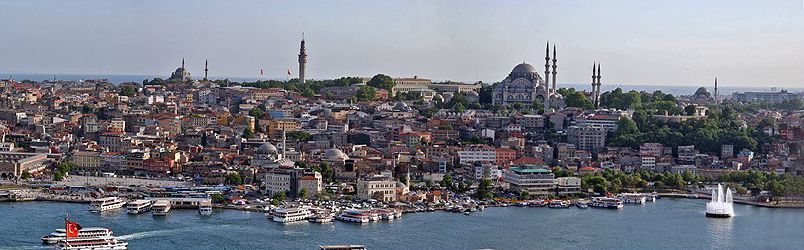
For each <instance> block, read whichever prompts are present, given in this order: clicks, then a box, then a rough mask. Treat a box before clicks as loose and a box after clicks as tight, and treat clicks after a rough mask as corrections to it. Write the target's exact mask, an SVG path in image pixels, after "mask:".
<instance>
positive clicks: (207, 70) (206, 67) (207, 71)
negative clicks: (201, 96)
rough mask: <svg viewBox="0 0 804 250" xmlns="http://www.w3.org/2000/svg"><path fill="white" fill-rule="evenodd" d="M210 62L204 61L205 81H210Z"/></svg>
mask: <svg viewBox="0 0 804 250" xmlns="http://www.w3.org/2000/svg"><path fill="white" fill-rule="evenodd" d="M208 76H209V60H204V81H207V80H209V78H207V77H208Z"/></svg>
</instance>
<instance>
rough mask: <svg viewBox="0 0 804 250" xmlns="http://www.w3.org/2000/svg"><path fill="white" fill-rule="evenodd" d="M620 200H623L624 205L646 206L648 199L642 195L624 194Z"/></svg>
mask: <svg viewBox="0 0 804 250" xmlns="http://www.w3.org/2000/svg"><path fill="white" fill-rule="evenodd" d="M620 199H622V200H623V203H630V204H645V202H646V201H647V198H645V196H644V195H641V194H630V193H622V194H620Z"/></svg>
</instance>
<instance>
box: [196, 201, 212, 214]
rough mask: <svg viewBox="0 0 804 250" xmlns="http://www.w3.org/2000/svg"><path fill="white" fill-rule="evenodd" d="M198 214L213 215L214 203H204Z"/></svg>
mask: <svg viewBox="0 0 804 250" xmlns="http://www.w3.org/2000/svg"><path fill="white" fill-rule="evenodd" d="M198 214H200V215H211V214H212V202H211V201H203V202H201V204H200V205H198Z"/></svg>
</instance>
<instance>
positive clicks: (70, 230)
mask: <svg viewBox="0 0 804 250" xmlns="http://www.w3.org/2000/svg"><path fill="white" fill-rule="evenodd" d="M66 221H67V224H66V225H65V227H64V231H66V233H67V237H78V231H79V230H81V225H78V223H76V222H74V221H70V220H66Z"/></svg>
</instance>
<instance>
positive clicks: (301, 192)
mask: <svg viewBox="0 0 804 250" xmlns="http://www.w3.org/2000/svg"><path fill="white" fill-rule="evenodd" d="M309 193H310V191H307V188H302V189H301V190H299V198H302V199H307V195H309Z"/></svg>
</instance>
